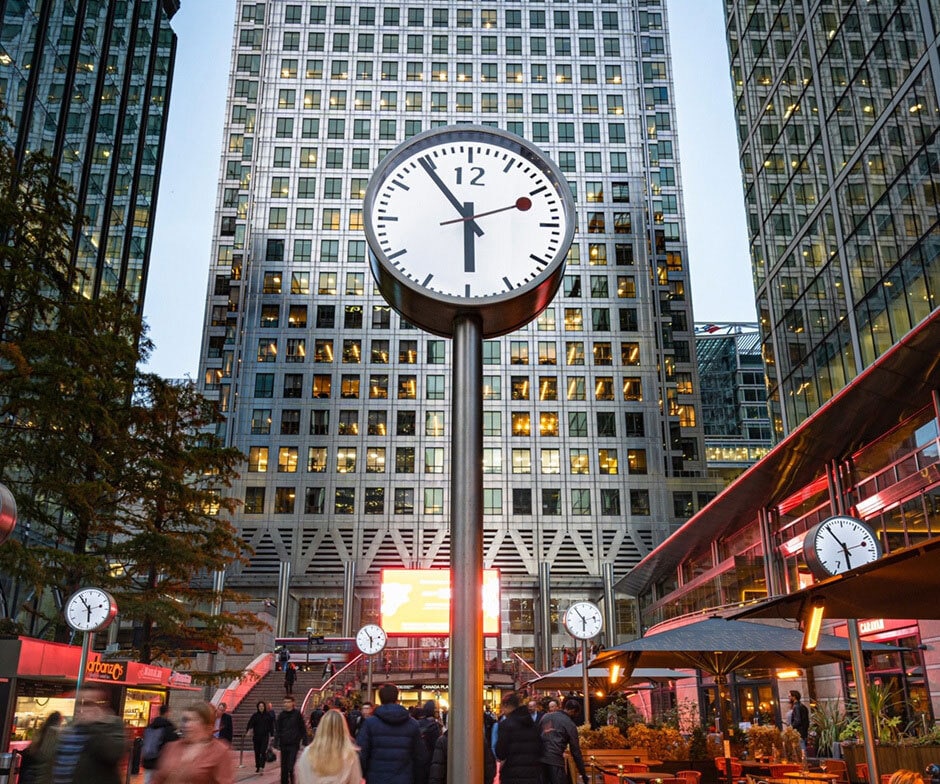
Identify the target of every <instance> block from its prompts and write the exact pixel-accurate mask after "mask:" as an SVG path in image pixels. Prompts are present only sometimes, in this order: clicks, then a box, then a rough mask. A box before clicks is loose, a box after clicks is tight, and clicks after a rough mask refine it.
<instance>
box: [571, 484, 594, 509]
mask: <svg viewBox="0 0 940 784" xmlns="http://www.w3.org/2000/svg"><path fill="white" fill-rule="evenodd" d="M571 514H573V515H589V514H591V491H590V490H586V489H578V488H574V489H572V491H571Z"/></svg>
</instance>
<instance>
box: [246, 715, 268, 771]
mask: <svg viewBox="0 0 940 784" xmlns="http://www.w3.org/2000/svg"><path fill="white" fill-rule="evenodd" d="M245 732H250V733H251V746H252V749H253V750H254V752H255V773H261V772H262V771H263V770H264V765H265V763H266V762H267V758H268V748H269V747H270V745H271V739H272V738H273V737H274V719H273V718H271V714H270V713H268V708H267V706H266V705H265V704H264V701H259V702H258V705H257V710H256V711H255V712H254V713H252V714H251V717H250V718H249V719H248V726H247V727H245Z"/></svg>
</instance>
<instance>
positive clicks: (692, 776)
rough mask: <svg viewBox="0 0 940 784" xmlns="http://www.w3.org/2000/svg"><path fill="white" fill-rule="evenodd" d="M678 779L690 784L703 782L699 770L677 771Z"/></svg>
mask: <svg viewBox="0 0 940 784" xmlns="http://www.w3.org/2000/svg"><path fill="white" fill-rule="evenodd" d="M676 778H680V779H683V780H685V781H686V782H688V784H699V782H701V780H702V774H701V773H700V772H699V771H697V770H677V771H676Z"/></svg>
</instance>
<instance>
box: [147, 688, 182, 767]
mask: <svg viewBox="0 0 940 784" xmlns="http://www.w3.org/2000/svg"><path fill="white" fill-rule="evenodd" d="M169 714H170V706H169V705H167V704H166V703H163V704H162V705H161V706H160V711H159V713H158V715H157V717H156V718H155V719H154V720H153V721H152V722H150V724H148V725H147V728H146V729H145V730H144V738H143V746H141V749H140V764H141V767H143V769H144V784H150V780H151V779H152V778H153V774H154V771H156V769H157V763H158V762H159V761H160V752H161V751H163V747H164V746H165V745H166V744H167V743H169V742H170V741H174V740H176V739H177V738H178V737H179V735H178V734H177V731H176V725H175V724H173V722H172V721H170V718H169Z"/></svg>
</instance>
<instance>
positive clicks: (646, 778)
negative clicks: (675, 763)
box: [623, 770, 675, 782]
mask: <svg viewBox="0 0 940 784" xmlns="http://www.w3.org/2000/svg"><path fill="white" fill-rule="evenodd" d="M623 777H624V778H625V779H630V780H631V781H643V782H650V781H656V779H671V778H675V777H674V776H670V775H669V774H668V773H663V772H662V771H660V772H659V773H657V772H656V771H652V770H648V771H646V772H645V773H624V774H623Z"/></svg>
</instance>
